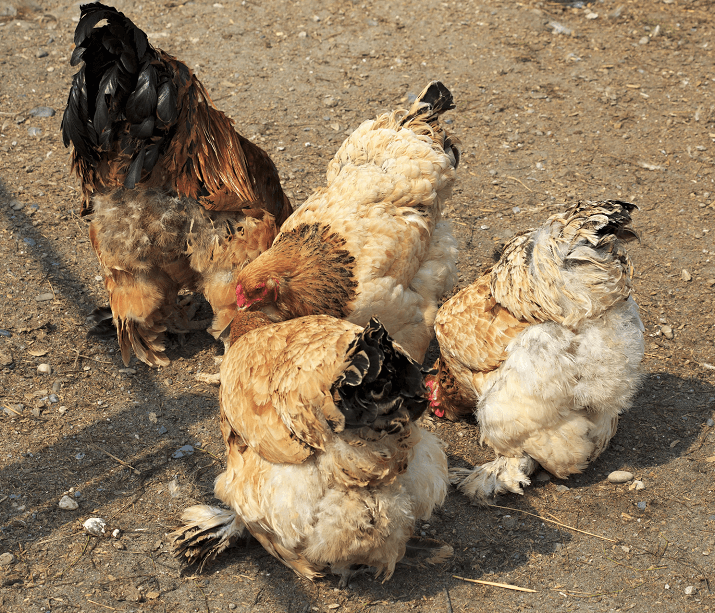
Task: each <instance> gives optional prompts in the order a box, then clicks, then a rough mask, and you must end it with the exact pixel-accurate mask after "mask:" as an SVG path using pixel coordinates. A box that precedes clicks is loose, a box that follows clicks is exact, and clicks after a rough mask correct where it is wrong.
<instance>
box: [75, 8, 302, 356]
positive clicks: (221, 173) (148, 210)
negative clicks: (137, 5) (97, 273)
mask: <svg viewBox="0 0 715 613" xmlns="http://www.w3.org/2000/svg"><path fill="white" fill-rule="evenodd" d="M75 44H76V48H75V50H74V52H73V54H72V60H71V63H72V65H73V66H74V65H77V64H79V63H80V62H83V63H84V64H83V66H82V68H81V69H80V70H79V72H78V73H77V74H76V75H75V77H74V81H73V83H72V89H71V90H70V94H69V98H68V101H67V108H66V110H65V113H64V116H63V119H62V135H63V139H64V143H65V145H66V146H69V145H70V144H71V145H72V148H73V150H72V168H73V170H74V173H75V174H76V175H77V176H78V177H79V179H80V181H81V183H82V193H83V203H82V214H83V215H88V214H91V213H94V217H93V219H92V223H91V225H90V239H91V242H92V246H93V247H94V249H95V252H96V254H97V257H98V258H99V262H100V266H101V268H102V272H103V275H104V280H105V285H106V287H107V291H108V293H109V306H110V309H111V312H110V310H109V309H98V310H97V311H96V312H95V313H94V314H93V316H92V319H93V320H94V321H95V322H102V321H106V320H108V319H109V318H113V320H114V324H115V326H116V329H117V335H118V339H119V345H120V348H121V352H122V358H123V359H124V363H125V364H128V362H129V359H130V356H131V350H132V349H133V350H134V352H135V353H136V355H137V357H138V358H140V359H141V360H142V361H144V362H146V363H147V364H150V365H152V366H157V365H166V364H168V362H169V360H168V359H167V357H166V355H165V353H164V343H163V340H162V339H163V335H164V332H165V331H166V330H167V329H169V330H172V331H176V332H185V331H186V330H187V329H189V328H194V327H197V325H205V324H197V323H196V322H190V321H189V320H190V317H191V315H192V314H191V312H190V311H188V309H186V308H184V307H183V305H182V304H177V294H178V292H179V291H180V290H182V289H188V290H191V291H201V292H203V293H204V295H205V296H206V298H207V300H208V301H209V303H210V304H211V306H212V308H213V311H214V320H213V324H212V326H211V328H210V329H209V332H210V333H211V334H213V335H214V336H215V337H217V338H218V337H220V336H222V335H223V337H224V338H225V337H226V336H227V335H228V325H229V323H230V321H231V319H232V317H233V314H234V313H235V310H236V304H235V296H234V290H235V285H236V284H235V278H234V275H235V271H237V270H239V269H240V268H241V267H243V266H244V265H245V264H246V263H247V262H249V261H250V260H252V259H254V258H255V257H256V256H257V255H258V254H259V253H261V252H262V251H264V250H265V249H267V248H268V247H269V246H270V244H271V242H272V241H273V239H274V238H275V236H276V234H277V227H279V226H280V224H281V223H283V221H284V220H285V219H286V218H287V217H288V215H290V213H291V211H292V209H291V206H290V202H289V200H288V198H287V197H286V196H285V194H284V193H283V190H282V189H281V185H280V181H279V178H278V172H277V170H276V167H275V166H274V164H273V162H272V161H271V159H270V158H269V157H268V154H267V153H266V152H265V151H263V150H262V149H261V148H259V147H257V146H256V145H254V144H252V143H251V142H249V141H248V140H246V139H245V138H243V137H242V136H241V135H240V134H238V133H237V132H236V131H235V130H234V128H233V122H232V120H230V119H229V118H228V117H227V116H226V115H224V114H223V113H222V112H221V111H219V110H217V109H216V108H215V107H214V106H213V103H212V102H211V99H210V97H209V95H208V93H207V92H206V90H205V89H204V87H203V86H202V85H201V83H200V82H199V80H198V79H197V78H196V76H195V75H194V74H193V73H192V72H191V70H190V69H189V68H188V67H187V66H186V65H185V64H183V63H182V62H180V61H179V60H177V59H176V58H174V57H172V56H170V55H168V54H167V53H164V52H163V51H161V50H160V49H155V48H154V47H152V46H151V45H150V44H149V42H148V40H147V36H146V34H145V33H144V32H142V31H141V30H140V29H139V28H137V27H136V26H135V25H134V24H133V23H132V22H131V21H130V20H129V19H128V18H127V17H125V16H124V14H122V13H120V12H118V11H117V10H116V9H114V8H111V7H107V6H104V5H103V4H100V3H94V4H86V5H84V6H82V16H81V19H80V21H79V24H78V25H77V28H76V31H75Z"/></svg>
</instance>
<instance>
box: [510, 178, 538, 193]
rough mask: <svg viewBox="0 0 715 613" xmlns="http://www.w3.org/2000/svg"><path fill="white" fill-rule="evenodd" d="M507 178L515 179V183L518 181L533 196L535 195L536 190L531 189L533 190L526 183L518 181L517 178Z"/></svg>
mask: <svg viewBox="0 0 715 613" xmlns="http://www.w3.org/2000/svg"><path fill="white" fill-rule="evenodd" d="M506 178H507V179H513V180H514V181H518V182H519V183H521V184H522V185H523V186H524V187H525V188H526V189H528V190H529V191H530V192H531V193H532V194H533V193H534V190H533V189H531V188H530V187H529V186H528V185H527V184H526V183H524V182H523V181H522V180H521V179H517V178H516V177H510V176H509V175H507V177H506Z"/></svg>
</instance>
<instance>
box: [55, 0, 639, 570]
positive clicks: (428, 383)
mask: <svg viewBox="0 0 715 613" xmlns="http://www.w3.org/2000/svg"><path fill="white" fill-rule="evenodd" d="M75 44H76V48H75V50H74V53H73V55H72V64H73V65H76V64H79V63H83V65H82V67H81V68H80V70H79V72H78V73H77V74H76V75H75V77H74V81H73V84H72V89H71V91H70V95H69V100H68V104H67V109H66V111H65V113H64V117H63V121H62V134H63V137H64V142H65V144H66V145H68V146H69V145H72V148H73V149H72V166H73V170H74V172H75V174H76V175H77V176H78V177H79V179H80V181H81V184H82V190H83V195H84V202H83V214H93V217H92V221H91V223H90V229H89V234H90V239H91V242H92V246H93V247H94V249H95V252H96V254H97V257H98V259H99V262H100V266H101V268H102V272H103V275H104V282H105V285H106V288H107V292H108V294H109V308H102V309H97V310H96V311H95V313H94V314H93V319H94V321H95V323H96V324H97V325H96V329H97V330H99V331H100V332H101V331H102V330H104V331H105V332H106V330H107V329H108V328H109V329H112V330H114V329H115V328H116V334H117V337H118V340H119V346H120V349H121V353H122V358H123V359H124V362H125V364H128V362H129V360H130V357H131V353H132V351H133V352H134V354H135V355H136V356H137V357H138V358H139V359H140V360H142V361H144V362H146V363H147V364H149V365H151V366H161V365H166V364H168V363H169V360H168V358H167V357H166V355H165V353H164V340H163V339H164V333H165V332H167V331H170V332H187V331H188V330H190V329H195V328H198V327H205V326H206V325H209V322H195V321H193V319H192V318H193V315H194V312H195V309H196V303H194V302H191V301H190V300H187V299H186V298H184V297H181V299H180V297H179V292H180V290H186V289H188V290H191V291H193V292H202V293H203V294H204V296H205V297H206V299H207V301H208V302H209V304H210V305H211V307H212V309H213V312H214V318H213V321H212V322H210V327H209V329H208V331H209V332H210V333H211V334H212V335H213V336H214V337H216V338H217V339H222V340H223V342H224V343H225V345H226V352H225V356H224V358H223V362H222V365H221V372H220V383H221V387H220V410H221V431H222V433H223V437H224V440H225V443H226V456H227V459H226V470H225V471H224V472H223V473H221V475H219V477H218V478H217V480H216V486H215V493H216V496H217V498H219V499H220V500H221V501H222V502H224V503H225V504H226V505H227V506H228V507H229V509H228V510H227V509H225V508H218V507H209V506H206V505H201V506H194V507H191V508H189V509H187V510H186V511H185V513H184V516H183V521H184V524H185V525H184V526H183V527H182V528H181V529H179V530H177V531H176V532H175V533H174V539H175V541H174V547H175V552H176V555H177V556H179V557H181V558H182V559H184V561H185V562H188V563H197V564H198V565H199V566H202V565H203V564H204V563H205V562H206V561H208V560H211V559H213V558H214V557H215V556H216V555H218V554H219V553H220V552H221V551H223V550H224V549H226V548H227V547H228V546H230V545H231V544H232V543H233V542H235V540H236V539H237V538H238V537H239V536H240V535H241V534H243V533H244V531H246V530H247V531H248V532H249V533H250V534H251V535H253V536H254V537H255V538H256V539H258V540H259V541H260V542H261V544H262V545H263V546H264V547H265V548H266V550H267V551H269V552H270V553H271V554H272V555H274V556H275V557H276V558H278V559H279V560H281V561H282V562H283V563H285V564H286V565H288V566H289V567H290V568H292V569H293V570H294V571H295V572H297V573H298V574H300V575H302V576H304V577H308V578H311V579H312V578H314V577H317V576H320V575H321V574H322V573H324V572H326V571H328V570H329V571H331V572H333V573H335V574H338V575H340V576H341V580H342V582H343V584H345V583H347V582H348V581H349V579H350V577H351V576H352V574H353V573H354V572H355V571H356V570H358V569H361V568H365V567H369V568H372V569H375V570H376V572H377V573H378V574H379V575H382V576H383V577H384V578H385V579H387V578H389V577H390V576H391V575H392V573H393V571H394V569H395V565H396V563H397V562H399V561H401V560H403V561H405V562H411V563H414V564H421V563H423V562H431V563H434V562H439V561H441V560H444V559H446V558H447V557H448V556H449V555H450V552H451V548H450V547H449V546H447V545H443V544H442V543H438V542H436V541H430V540H426V539H418V538H415V537H414V536H413V528H414V524H415V522H416V521H417V520H419V519H427V518H428V517H429V516H430V514H431V513H432V510H433V509H434V508H435V506H437V505H440V504H441V503H442V502H443V500H444V498H445V496H446V494H447V489H448V484H449V482H450V481H451V482H452V483H454V484H456V485H457V486H458V487H459V489H460V490H461V491H462V492H464V493H465V494H466V495H468V496H470V497H471V498H472V499H474V500H475V501H477V502H481V503H488V501H489V500H490V499H491V498H493V497H494V496H495V495H496V494H499V493H501V492H507V491H508V492H517V493H521V492H522V487H523V486H525V485H528V484H529V475H530V474H531V473H532V472H533V471H534V470H535V468H536V467H537V466H538V465H541V466H542V467H543V468H544V469H546V470H548V471H549V472H551V473H552V474H554V475H555V476H557V477H561V478H564V477H567V476H568V475H569V474H573V473H577V472H579V471H581V470H583V469H584V468H585V467H586V465H587V464H588V463H589V462H590V461H591V460H593V459H594V458H595V457H597V456H598V455H599V454H600V453H601V451H603V449H604V448H605V447H606V445H607V444H608V442H609V440H610V439H611V438H612V437H613V435H614V434H615V431H616V426H617V422H618V416H619V414H620V413H621V412H622V411H624V410H625V409H626V408H628V406H629V404H630V402H631V399H632V397H633V394H634V393H635V390H636V389H637V386H638V382H639V377H640V375H639V364H640V362H641V359H642V357H643V326H642V324H641V321H640V318H639V316H638V307H637V305H636V303H635V302H634V301H633V299H632V298H631V297H630V294H631V282H632V264H631V261H630V259H629V257H628V255H627V253H626V251H625V246H624V245H625V243H626V242H628V241H629V240H631V239H633V238H635V236H636V235H635V233H634V232H633V231H632V230H631V229H630V228H629V224H630V222H631V218H630V213H631V211H632V210H633V209H634V208H635V207H634V206H633V205H631V204H628V203H626V202H620V201H613V200H609V201H602V202H580V203H578V204H576V205H574V206H572V207H570V208H569V209H568V210H566V211H565V212H563V213H560V214H557V215H553V216H552V217H550V218H549V219H548V220H547V221H546V222H545V223H544V225H543V226H541V227H540V228H537V229H535V230H531V231H527V232H524V233H521V234H519V235H517V236H515V237H514V238H513V239H511V240H510V241H509V242H508V244H507V245H506V247H505V249H504V251H503V254H502V256H501V258H500V259H499V261H498V262H497V263H496V264H495V265H494V266H493V267H492V268H491V270H490V271H489V272H487V273H486V274H484V275H483V276H482V277H480V278H479V279H477V280H476V281H475V282H474V283H473V284H472V285H470V286H469V287H467V288H465V289H463V290H462V291H460V292H459V293H457V294H456V295H455V296H453V297H452V298H451V299H450V300H448V301H447V302H446V303H445V304H444V305H443V306H442V307H441V308H439V300H440V298H441V297H442V296H444V295H445V294H448V293H450V292H451V290H452V288H453V286H454V284H455V282H456V256H457V247H456V241H455V239H454V238H453V236H452V233H451V229H450V224H449V222H448V221H446V220H445V219H443V212H444V208H445V204H446V202H447V200H448V198H449V196H450V193H451V190H452V186H453V183H454V181H455V176H456V172H455V171H456V169H457V166H458V165H459V157H460V143H459V141H458V140H457V139H456V138H455V137H454V136H451V135H450V134H448V133H447V132H446V131H445V130H444V128H443V127H442V126H441V125H440V119H439V118H440V115H441V114H443V113H444V112H446V111H448V110H450V109H452V108H454V103H453V101H452V95H451V94H450V92H449V91H448V90H447V88H446V87H445V86H444V85H442V84H441V83H439V82H436V81H435V82H432V83H430V84H429V85H428V86H427V87H426V88H425V90H424V91H423V92H422V93H421V94H420V96H419V97H418V98H417V99H416V101H415V102H414V104H413V105H412V107H411V108H410V109H409V111H400V110H398V111H394V112H392V113H387V114H384V115H381V116H379V117H377V118H376V119H374V120H370V121H365V122H364V123H363V124H362V125H360V126H359V127H358V128H357V129H356V130H355V131H354V132H353V133H352V134H351V135H350V136H349V137H348V138H347V139H346V140H345V142H344V143H343V144H342V146H341V147H340V149H339V150H338V152H337V153H336V154H335V156H334V157H333V159H332V160H331V162H330V163H329V165H328V171H327V184H326V186H325V187H322V188H320V189H317V190H316V191H315V192H314V193H313V194H312V195H311V196H310V197H309V198H308V200H307V201H305V202H304V203H303V204H302V205H301V206H299V207H298V208H297V209H295V211H293V209H292V208H291V204H290V202H289V200H288V198H287V197H286V195H285V194H284V192H283V190H282V189H281V185H280V181H279V176H278V172H277V170H276V167H275V166H274V164H273V162H272V161H271V160H270V158H269V156H268V155H267V154H266V152H265V151H263V150H262V149H260V148H259V147H257V146H256V145H254V144H253V143H251V142H249V141H248V140H246V139H244V138H243V137H242V136H240V135H239V134H238V133H236V132H235V130H234V129H233V126H232V123H233V122H232V121H231V120H230V119H228V118H227V117H226V115H224V114H223V113H222V112H221V111H219V110H217V109H216V108H215V107H214V106H213V104H212V102H211V100H210V98H209V96H208V94H207V92H206V90H205V89H204V88H203V86H202V85H201V83H200V82H199V81H198V79H197V78H196V76H195V75H194V74H193V73H192V72H191V70H190V69H189V68H188V67H187V66H186V65H185V64H183V63H182V62H180V61H179V60H177V59H176V58H174V57H171V56H170V55H168V54H166V53H164V52H163V51H161V50H159V49H155V48H154V47H152V46H151V45H150V44H149V42H148V40H147V37H146V34H145V33H144V32H142V31H141V30H140V29H138V28H137V27H136V26H135V25H134V24H133V23H132V22H131V21H130V20H129V19H128V18H127V17H125V16H124V15H123V14H122V13H120V12H118V11H116V10H115V9H113V8H111V7H107V6H104V5H102V4H99V3H95V4H89V5H85V6H83V7H82V16H81V19H80V21H79V25H78V26H77V29H76V33H75ZM110 320H111V322H112V323H113V326H111V324H110ZM435 331H436V335H437V339H438V341H439V346H440V358H439V360H438V362H437V364H435V368H434V369H433V370H430V371H424V370H422V369H421V366H420V364H421V363H422V361H423V360H424V358H425V354H426V352H427V348H428V345H429V343H430V341H431V339H432V338H433V334H434V333H435ZM427 411H431V412H433V413H434V414H435V415H436V416H438V417H446V418H449V419H458V418H460V416H463V415H468V414H469V413H474V414H475V415H476V417H477V420H478V423H479V427H480V431H481V441H480V442H486V443H487V444H488V445H489V446H490V447H492V448H493V450H494V451H495V452H496V459H494V460H493V461H491V462H488V463H487V464H484V465H482V466H477V467H475V468H474V469H472V470H463V469H452V470H451V471H450V470H448V466H447V457H446V455H445V451H444V445H443V444H442V443H441V442H440V440H439V439H438V438H437V437H436V436H435V435H434V434H432V433H430V432H428V431H427V430H426V429H424V428H423V427H422V426H421V418H422V416H423V415H424V414H425V412H427Z"/></svg>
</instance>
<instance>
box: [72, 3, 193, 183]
mask: <svg viewBox="0 0 715 613" xmlns="http://www.w3.org/2000/svg"><path fill="white" fill-rule="evenodd" d="M81 9H82V15H81V18H80V21H79V24H78V25H77V28H76V30H75V44H76V45H77V46H76V48H75V50H74V51H73V53H72V60H71V64H72V65H73V66H75V65H78V64H81V63H83V65H82V67H81V68H80V70H79V71H78V72H77V74H76V75H75V76H74V80H73V82H72V88H71V90H70V93H69V97H68V100H67V108H66V109H65V112H64V115H63V117H62V139H63V142H64V144H65V146H69V145H70V143H71V144H72V145H73V146H74V149H75V156H77V157H78V158H80V159H81V160H84V162H85V163H86V164H87V165H89V166H90V167H91V166H94V165H95V164H96V163H97V162H98V161H99V160H100V157H101V153H102V152H106V151H109V149H110V148H111V147H113V146H116V145H117V143H115V140H116V138H117V137H119V138H120V139H121V140H122V142H121V146H122V148H121V151H117V152H116V153H117V154H121V155H124V156H128V157H129V160H130V162H129V163H128V164H127V166H129V167H130V168H131V171H130V173H129V176H127V177H126V181H125V185H126V186H128V187H133V186H134V185H135V184H136V183H138V182H139V181H140V180H142V179H143V178H144V176H145V175H144V173H148V172H151V170H152V168H153V165H154V164H155V163H156V161H157V160H158V157H159V151H160V150H161V149H162V147H163V146H165V144H166V143H168V142H169V141H170V140H171V138H172V136H173V128H174V125H175V122H176V120H177V118H178V109H177V100H178V89H179V87H180V86H182V85H183V84H184V83H185V82H186V81H188V80H189V79H190V78H191V73H190V71H189V70H188V68H186V67H185V66H183V64H181V63H180V62H178V61H174V60H172V59H171V58H169V60H171V61H166V59H167V58H168V56H165V55H162V54H161V53H160V52H159V51H157V50H156V49H154V48H153V47H152V46H151V45H150V44H149V41H148V39H147V36H146V34H145V33H144V32H142V31H141V30H140V29H139V28H137V27H136V26H135V25H134V23H132V21H131V20H130V19H129V18H127V17H126V16H125V15H124V14H123V13H120V12H119V11H117V10H116V9H115V8H112V7H109V6H105V5H104V4H101V3H99V2H97V3H94V4H86V5H83V6H82V7H81ZM103 21H106V22H107V23H106V24H104V25H100V23H101V22H103ZM123 135H127V137H126V138H125V137H124V136H123ZM147 147H152V148H153V150H152V152H151V153H150V154H149V155H147V152H146V149H147Z"/></svg>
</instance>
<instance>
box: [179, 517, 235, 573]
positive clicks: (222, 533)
mask: <svg viewBox="0 0 715 613" xmlns="http://www.w3.org/2000/svg"><path fill="white" fill-rule="evenodd" d="M181 521H182V522H184V525H183V526H181V527H180V528H178V529H177V530H175V531H174V532H172V533H170V534H169V535H168V536H169V537H171V538H172V552H173V555H174V557H175V558H179V559H180V560H181V561H182V562H184V563H185V564H186V565H187V566H194V565H197V566H198V570H199V572H201V571H202V570H203V568H204V566H205V565H206V564H207V563H209V562H212V561H213V560H215V559H216V557H217V556H218V555H219V554H221V553H222V552H223V551H225V550H226V549H228V548H229V547H231V546H233V545H234V544H235V543H236V541H237V540H238V539H239V538H240V537H241V536H242V535H243V532H244V530H245V526H244V525H243V523H242V522H241V520H240V519H239V518H238V515H237V514H236V512H235V511H229V510H226V509H219V508H218V507H210V506H208V505H205V504H203V505H195V506H193V507H189V508H188V509H186V510H185V511H184V513H183V515H182V516H181Z"/></svg>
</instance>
